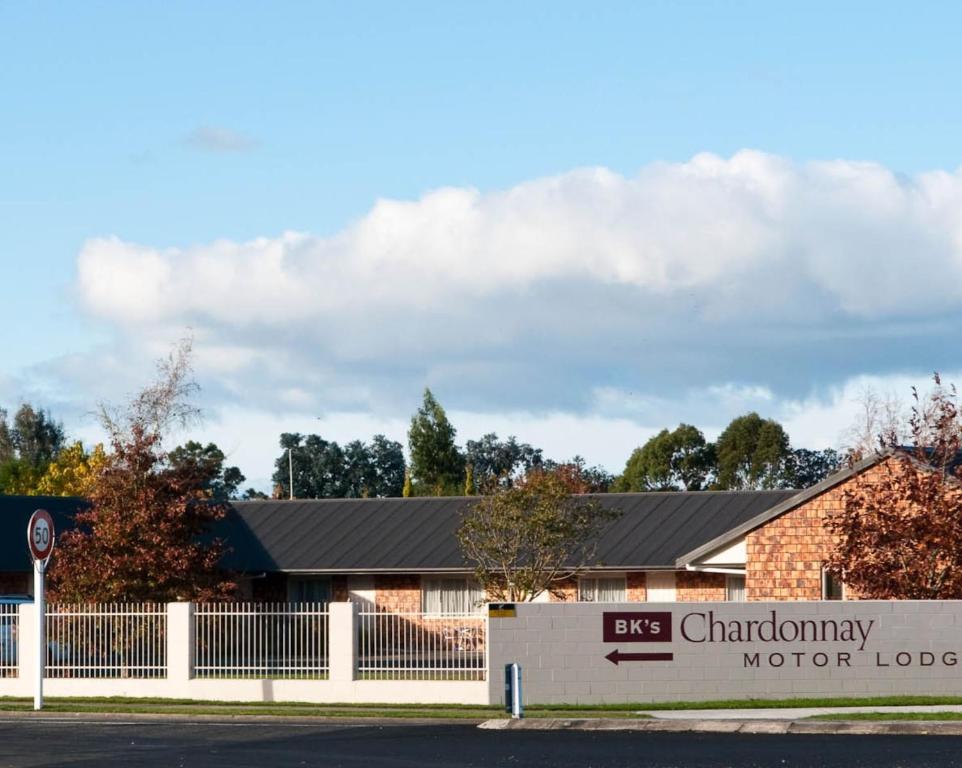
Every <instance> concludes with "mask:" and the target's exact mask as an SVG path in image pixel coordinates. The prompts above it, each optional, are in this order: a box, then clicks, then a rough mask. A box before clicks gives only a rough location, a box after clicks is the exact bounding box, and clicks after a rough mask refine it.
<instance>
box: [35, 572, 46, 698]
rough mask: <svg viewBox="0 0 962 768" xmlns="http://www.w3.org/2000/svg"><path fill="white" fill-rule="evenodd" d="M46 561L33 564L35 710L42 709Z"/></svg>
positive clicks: (44, 654)
mask: <svg viewBox="0 0 962 768" xmlns="http://www.w3.org/2000/svg"><path fill="white" fill-rule="evenodd" d="M45 566H46V563H45V562H44V561H43V560H36V561H34V564H33V594H34V611H33V613H34V618H35V621H36V624H35V626H34V632H35V633H36V637H37V670H36V672H37V674H36V677H35V678H34V688H33V708H34V709H35V710H41V709H43V673H44V662H45V661H46V659H45V658H44V657H45V656H46V655H47V653H46V651H47V643H46V641H45V638H44V636H43V635H44V630H45V629H46V627H45V626H44V625H45V624H46V622H45V621H44V614H45V613H46V610H45V609H46V605H45V600H44V593H43V592H44V590H43V586H44V585H43V576H44V571H45V570H46V568H45Z"/></svg>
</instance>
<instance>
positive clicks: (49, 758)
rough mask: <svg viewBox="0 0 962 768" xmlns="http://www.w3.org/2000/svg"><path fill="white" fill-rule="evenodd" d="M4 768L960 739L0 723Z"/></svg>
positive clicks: (563, 764)
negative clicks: (7, 767) (11, 767)
mask: <svg viewBox="0 0 962 768" xmlns="http://www.w3.org/2000/svg"><path fill="white" fill-rule="evenodd" d="M0 751H2V757H0V765H2V766H17V767H18V768H21V767H26V766H90V767H91V768H93V767H96V768H103V767H105V766H106V767H109V766H124V767H125V768H126V767H128V766H150V767H151V768H153V766H164V767H165V768H166V767H167V766H174V767H175V768H193V767H194V766H197V767H198V768H228V767H229V768H242V767H243V766H256V767H257V768H273V767H274V766H285V767H286V766H298V767H303V766H325V768H327V767H332V768H333V767H334V766H349V767H354V766H357V767H358V768H361V767H363V768H380V767H381V766H384V767H388V766H390V767H391V768H401V767H403V768H421V767H422V766H445V767H451V768H453V767H454V766H457V767H458V768H465V767H467V766H472V767H474V766H507V767H510V768H518V767H520V766H537V767H538V768H541V767H542V766H543V767H544V768H548V767H549V766H550V768H567V767H568V766H579V768H588V767H589V766H590V768H615V767H616V766H617V767H618V768H622V767H624V768H627V767H628V766H631V767H632V768H639V767H647V766H658V768H669V767H671V768H676V767H677V768H697V767H699V766H752V767H755V766H773V767H777V768H794V767H795V766H849V767H851V766H866V767H868V766H871V767H872V768H879V767H880V766H900V767H901V768H907V767H908V766H962V738H955V737H943V736H882V737H878V736H876V737H862V736H808V735H779V736H768V735H765V736H761V735H727V734H726V735H715V734H692V733H678V734H675V733H638V732H634V733H633V732H598V731H594V732H573V731H563V732H551V731H515V732H505V731H482V730H478V729H476V728H474V727H473V726H471V725H428V726H425V725H386V726H371V725H369V724H366V725H347V724H327V723H325V724H307V725H301V724H298V725H285V724H280V723H257V724H251V723H236V724H230V723H224V724H217V723H197V724H194V723H180V722H178V723H171V722H167V723H155V722H150V723H148V722H135V723H129V724H124V723H88V722H81V721H76V720H74V721H67V722H60V721H37V720H23V719H21V720H0Z"/></svg>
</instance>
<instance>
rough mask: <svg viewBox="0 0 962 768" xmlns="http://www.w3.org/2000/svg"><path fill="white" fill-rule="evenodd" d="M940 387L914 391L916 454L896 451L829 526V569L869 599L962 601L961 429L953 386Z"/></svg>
mask: <svg viewBox="0 0 962 768" xmlns="http://www.w3.org/2000/svg"><path fill="white" fill-rule="evenodd" d="M934 381H935V386H934V389H933V390H932V392H931V393H930V394H929V395H928V396H926V397H924V398H922V397H920V396H919V395H918V393H917V392H916V391H915V390H914V389H913V393H912V395H913V407H912V410H911V417H910V418H909V423H908V433H909V434H910V436H911V441H912V447H911V449H903V448H900V447H899V446H898V445H895V444H890V445H889V447H888V450H889V451H890V452H891V453H890V455H889V456H888V457H887V458H884V459H882V460H881V461H880V462H879V463H878V464H877V465H876V466H875V467H873V468H871V469H870V470H868V471H865V472H862V473H860V474H859V475H858V476H856V477H855V478H854V479H853V481H852V482H851V483H849V484H848V487H847V488H846V489H845V491H844V496H843V501H844V504H843V508H842V511H841V512H840V513H838V514H836V515H834V516H832V517H831V518H829V520H828V528H829V531H830V532H831V534H832V535H833V537H834V538H835V539H836V545H835V547H834V549H833V551H832V553H831V556H830V557H829V559H828V561H827V563H826V567H827V568H828V569H829V571H830V572H832V573H833V574H834V575H835V576H836V577H838V578H839V579H841V580H842V581H844V583H845V584H846V585H847V586H848V587H849V588H851V589H854V591H855V592H856V593H857V594H858V595H859V596H860V597H862V598H867V599H875V600H935V599H938V600H956V599H960V598H962V482H960V481H959V479H958V477H957V473H958V462H959V450H960V447H962V424H960V418H959V409H958V399H957V395H956V392H955V389H954V387H944V386H943V385H942V382H941V380H940V379H939V377H938V375H937V374H936V376H935V378H934Z"/></svg>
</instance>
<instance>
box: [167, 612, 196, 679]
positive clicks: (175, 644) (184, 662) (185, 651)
mask: <svg viewBox="0 0 962 768" xmlns="http://www.w3.org/2000/svg"><path fill="white" fill-rule="evenodd" d="M194 632H195V628H194V604H193V603H167V679H168V680H171V681H176V682H186V681H187V680H190V679H191V678H192V677H193V676H194Z"/></svg>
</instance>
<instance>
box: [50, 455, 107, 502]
mask: <svg viewBox="0 0 962 768" xmlns="http://www.w3.org/2000/svg"><path fill="white" fill-rule="evenodd" d="M106 460H107V455H106V453H105V452H104V447H103V445H101V444H99V443H98V444H97V445H95V446H94V448H93V450H92V451H91V452H90V453H87V451H85V450H84V447H83V444H82V443H81V442H80V441H77V442H75V443H73V444H72V445H69V446H67V447H66V448H64V449H63V450H61V451H60V453H59V454H58V456H57V458H56V459H54V460H53V461H52V462H51V463H50V464H49V465H48V466H47V471H46V472H44V474H43V476H42V477H41V478H40V481H39V482H38V483H37V486H36V488H34V489H33V492H32V493H36V494H38V495H41V496H82V497H87V496H90V494H91V492H92V491H93V487H94V485H95V483H96V482H97V478H98V476H99V475H100V472H101V471H102V470H103V468H104V465H105V464H106ZM31 495H32V494H31Z"/></svg>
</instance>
